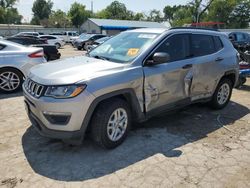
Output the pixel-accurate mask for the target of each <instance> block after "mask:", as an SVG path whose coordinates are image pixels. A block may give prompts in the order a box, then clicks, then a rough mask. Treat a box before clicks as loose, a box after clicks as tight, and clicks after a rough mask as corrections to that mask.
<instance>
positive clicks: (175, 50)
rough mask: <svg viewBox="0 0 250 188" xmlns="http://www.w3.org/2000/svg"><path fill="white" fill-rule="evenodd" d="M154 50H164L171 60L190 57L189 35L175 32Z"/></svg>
mask: <svg viewBox="0 0 250 188" xmlns="http://www.w3.org/2000/svg"><path fill="white" fill-rule="evenodd" d="M155 52H166V53H168V54H169V56H170V62H171V61H179V60H183V59H186V58H188V57H190V52H189V35H188V34H176V35H174V36H171V37H169V38H168V39H167V40H166V41H164V42H163V43H162V44H161V45H160V46H159V47H158V48H157V49H156V51H155Z"/></svg>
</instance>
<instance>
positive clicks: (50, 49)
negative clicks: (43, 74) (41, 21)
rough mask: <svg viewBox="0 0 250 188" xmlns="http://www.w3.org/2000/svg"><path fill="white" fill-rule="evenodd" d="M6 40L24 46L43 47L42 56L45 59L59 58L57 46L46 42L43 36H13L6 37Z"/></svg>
mask: <svg viewBox="0 0 250 188" xmlns="http://www.w3.org/2000/svg"><path fill="white" fill-rule="evenodd" d="M6 40H9V41H12V42H16V43H18V44H22V45H25V46H33V47H40V48H43V50H44V57H45V59H46V60H47V61H51V60H56V59H59V58H60V56H61V54H60V53H59V51H58V49H57V47H56V46H55V45H50V44H47V43H48V42H47V39H44V38H39V37H35V36H15V37H9V38H6Z"/></svg>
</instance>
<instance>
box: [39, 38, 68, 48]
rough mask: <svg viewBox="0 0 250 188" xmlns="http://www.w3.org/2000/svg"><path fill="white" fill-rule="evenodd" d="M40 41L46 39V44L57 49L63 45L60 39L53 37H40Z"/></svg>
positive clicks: (63, 42)
mask: <svg viewBox="0 0 250 188" xmlns="http://www.w3.org/2000/svg"><path fill="white" fill-rule="evenodd" d="M39 38H41V39H47V42H48V44H51V45H55V46H56V48H57V49H59V48H61V47H62V46H64V45H65V41H64V39H63V38H62V37H59V36H53V35H41V36H39Z"/></svg>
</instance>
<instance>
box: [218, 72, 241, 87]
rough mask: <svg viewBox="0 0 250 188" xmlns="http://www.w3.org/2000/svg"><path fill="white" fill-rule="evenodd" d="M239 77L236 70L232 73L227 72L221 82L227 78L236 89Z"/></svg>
mask: <svg viewBox="0 0 250 188" xmlns="http://www.w3.org/2000/svg"><path fill="white" fill-rule="evenodd" d="M237 76H238V74H237V72H236V71H235V70H230V71H227V72H225V74H224V75H223V76H222V77H221V79H220V81H221V80H222V79H224V78H227V79H229V80H230V81H231V82H232V84H233V87H235V86H236V84H237V81H238V77H237Z"/></svg>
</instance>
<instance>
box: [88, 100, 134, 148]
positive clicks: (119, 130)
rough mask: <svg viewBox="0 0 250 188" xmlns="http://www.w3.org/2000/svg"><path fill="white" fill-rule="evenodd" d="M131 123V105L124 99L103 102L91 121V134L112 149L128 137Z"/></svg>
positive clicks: (101, 143) (105, 146)
mask: <svg viewBox="0 0 250 188" xmlns="http://www.w3.org/2000/svg"><path fill="white" fill-rule="evenodd" d="M130 125H131V113H130V108H129V105H128V104H127V103H126V101H124V100H122V99H113V100H108V101H105V102H103V103H102V104H100V105H99V106H98V108H97V109H96V111H95V113H94V115H93V117H92V122H91V135H92V138H93V140H94V141H95V142H96V143H97V144H98V145H100V146H102V147H104V148H107V149H111V148H115V147H117V146H118V145H120V144H121V143H122V142H123V141H124V140H125V138H126V136H127V134H128V131H129V128H130Z"/></svg>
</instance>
